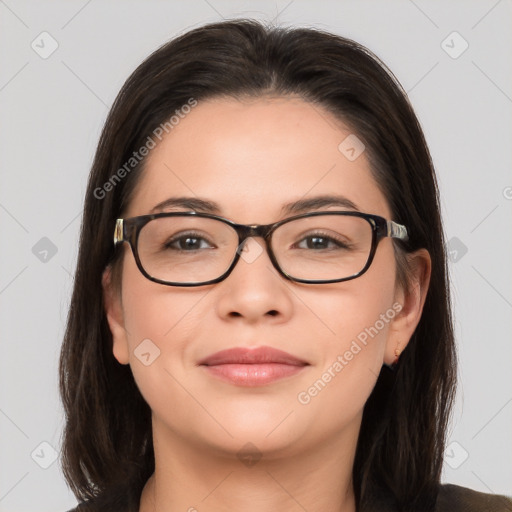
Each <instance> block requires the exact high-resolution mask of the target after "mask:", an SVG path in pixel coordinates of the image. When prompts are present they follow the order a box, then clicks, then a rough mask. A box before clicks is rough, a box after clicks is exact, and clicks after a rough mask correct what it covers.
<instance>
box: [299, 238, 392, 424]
mask: <svg viewBox="0 0 512 512" xmlns="http://www.w3.org/2000/svg"><path fill="white" fill-rule="evenodd" d="M381 249H383V250H382V251H380V253H379V252H378V255H377V256H376V257H375V259H374V261H373V263H372V266H371V267H370V269H369V270H368V271H367V272H366V273H365V274H363V275H362V276H361V277H359V278H357V279H354V280H352V281H347V282H345V283H340V284H338V285H334V286H333V287H332V288H331V287H327V286H326V287H325V288H323V289H318V290H315V291H311V292H310V293H308V294H304V302H306V303H309V304H314V307H312V308H311V309H312V311H313V313H314V316H315V317H317V322H316V323H317V326H318V327H317V331H318V337H317V342H318V350H319V352H320V353H321V354H322V355H321V362H320V360H319V365H318V372H315V375H314V377H315V379H316V380H315V379H312V380H311V383H310V384H309V386H308V387H305V388H303V389H302V390H301V391H302V395H300V394H299V395H298V396H297V400H298V402H299V403H301V404H302V405H309V404H315V405H313V408H315V409H316V408H318V414H321V410H322V408H327V409H329V408H330V407H334V408H339V404H340V403H343V406H344V409H345V412H346V413H347V414H349V416H350V415H353V414H356V413H357V411H358V410H360V409H362V407H363V406H364V404H365V402H366V400H367V398H368V396H369V395H370V393H371V391H372V389H373V386H374V385H375V382H376V380H377V378H378V375H379V372H380V370H381V367H382V362H383V356H384V351H385V347H386V341H387V338H388V333H389V328H390V325H391V323H392V321H393V319H394V318H395V316H396V313H397V311H396V306H397V305H396V304H395V303H394V285H395V268H394V259H393V253H392V251H391V252H390V251H389V250H388V249H389V248H385V246H382V247H381ZM306 296H307V298H306ZM394 304H395V308H394V307H393V305H394ZM318 319H321V321H320V320H318ZM319 359H320V358H319Z"/></svg>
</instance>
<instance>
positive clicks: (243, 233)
mask: <svg viewBox="0 0 512 512" xmlns="http://www.w3.org/2000/svg"><path fill="white" fill-rule="evenodd" d="M277 225H278V223H276V224H235V225H232V227H233V228H234V229H235V230H236V232H237V234H238V249H237V251H236V255H235V259H234V261H233V263H232V266H231V268H230V270H229V273H231V271H232V270H233V269H234V267H235V266H236V265H237V264H238V260H239V258H240V257H241V255H242V252H243V250H244V248H245V244H246V242H247V240H248V239H249V238H256V237H261V238H263V240H265V247H264V248H263V250H265V251H266V252H267V255H268V257H269V259H270V261H271V263H272V265H273V266H274V268H275V269H276V270H277V271H278V272H279V273H282V274H283V275H285V276H286V274H284V273H283V271H282V270H281V268H280V267H279V263H278V262H277V260H276V257H275V255H274V252H273V250H272V246H271V244H270V236H271V235H272V233H273V232H274V230H275V229H276V227H277ZM242 259H244V260H245V258H242ZM226 277H227V276H226Z"/></svg>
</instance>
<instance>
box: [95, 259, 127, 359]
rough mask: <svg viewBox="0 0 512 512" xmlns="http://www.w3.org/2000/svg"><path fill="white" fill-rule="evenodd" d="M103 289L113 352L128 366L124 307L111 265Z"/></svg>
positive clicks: (105, 276) (104, 274)
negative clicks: (113, 277) (113, 278)
mask: <svg viewBox="0 0 512 512" xmlns="http://www.w3.org/2000/svg"><path fill="white" fill-rule="evenodd" d="M101 284H102V287H103V302H104V304H105V313H106V315H107V321H108V325H109V327H110V332H111V333H112V341H113V346H112V351H113V353H114V357H115V358H116V359H117V360H118V361H119V363H121V364H128V363H129V360H130V357H129V353H130V352H129V349H128V338H127V332H126V329H125V326H124V314H123V305H122V301H121V292H120V290H117V289H116V287H115V286H114V284H113V282H112V268H111V267H110V265H109V266H108V267H107V268H106V269H105V270H104V271H103V276H102V280H101Z"/></svg>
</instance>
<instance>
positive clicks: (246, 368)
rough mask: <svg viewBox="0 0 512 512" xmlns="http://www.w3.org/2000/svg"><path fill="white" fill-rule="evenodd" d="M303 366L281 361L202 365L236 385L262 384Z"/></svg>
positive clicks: (296, 371) (287, 374) (298, 370)
mask: <svg viewBox="0 0 512 512" xmlns="http://www.w3.org/2000/svg"><path fill="white" fill-rule="evenodd" d="M305 367H306V365H304V366H293V365H290V364H281V363H265V364H217V365H212V366H207V365H203V368H206V369H207V371H208V372H209V373H211V374H213V375H215V376H217V377H219V378H220V379H222V380H224V381H227V382H231V383H232V384H236V385H238V386H263V385H265V384H270V383H271V382H275V381H277V380H280V379H283V378H285V377H290V376H292V375H296V374H297V373H299V372H300V371H302V370H303V369H304V368H305Z"/></svg>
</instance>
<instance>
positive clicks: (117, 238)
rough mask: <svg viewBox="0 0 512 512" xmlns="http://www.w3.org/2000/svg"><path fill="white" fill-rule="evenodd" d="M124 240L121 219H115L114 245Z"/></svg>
mask: <svg viewBox="0 0 512 512" xmlns="http://www.w3.org/2000/svg"><path fill="white" fill-rule="evenodd" d="M123 241H124V228H123V219H117V220H116V228H115V230H114V245H117V244H119V243H121V242H123Z"/></svg>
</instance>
